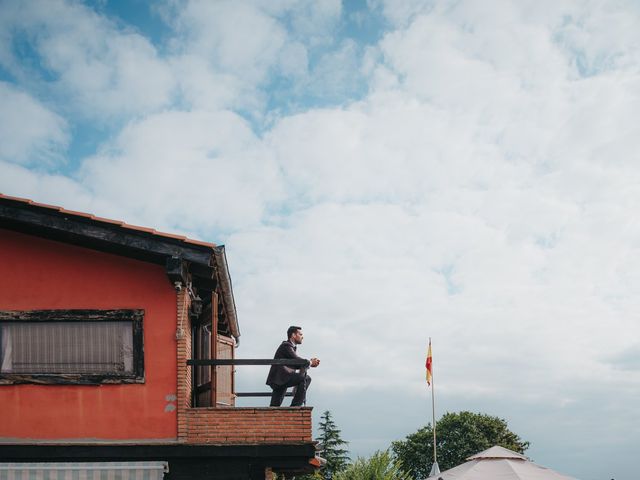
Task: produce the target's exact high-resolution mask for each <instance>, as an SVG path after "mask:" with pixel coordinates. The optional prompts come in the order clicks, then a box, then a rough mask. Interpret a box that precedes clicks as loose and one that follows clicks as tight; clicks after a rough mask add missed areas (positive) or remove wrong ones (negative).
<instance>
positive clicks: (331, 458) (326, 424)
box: [316, 410, 349, 480]
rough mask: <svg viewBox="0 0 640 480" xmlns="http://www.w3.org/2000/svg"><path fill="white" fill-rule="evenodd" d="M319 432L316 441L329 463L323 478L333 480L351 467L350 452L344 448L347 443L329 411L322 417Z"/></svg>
mask: <svg viewBox="0 0 640 480" xmlns="http://www.w3.org/2000/svg"><path fill="white" fill-rule="evenodd" d="M318 430H319V431H320V435H319V436H318V437H317V438H316V440H317V441H318V443H319V446H320V456H321V457H322V458H324V459H325V460H326V461H327V463H326V465H325V466H324V468H323V469H322V476H323V477H324V478H325V479H326V480H331V479H332V478H333V477H334V475H335V474H336V473H337V472H339V471H341V470H344V468H345V467H346V466H347V465H349V455H348V450H347V449H346V448H343V447H344V446H346V445H347V442H345V441H344V440H343V439H342V437H341V436H340V430H339V429H338V427H337V426H336V424H335V422H334V421H333V419H332V418H331V412H329V410H326V411H325V412H324V413H323V414H322V416H321V417H320V424H319V425H318Z"/></svg>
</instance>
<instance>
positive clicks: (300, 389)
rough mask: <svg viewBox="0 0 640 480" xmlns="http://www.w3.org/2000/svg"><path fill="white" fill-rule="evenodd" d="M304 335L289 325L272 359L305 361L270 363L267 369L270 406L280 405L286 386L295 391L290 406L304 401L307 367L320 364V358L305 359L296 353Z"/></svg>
mask: <svg viewBox="0 0 640 480" xmlns="http://www.w3.org/2000/svg"><path fill="white" fill-rule="evenodd" d="M303 338H304V335H303V334H302V328H301V327H296V326H291V327H289V329H288V330H287V340H285V341H284V342H282V343H281V344H280V346H279V347H278V349H277V350H276V354H275V355H274V356H273V358H274V359H278V358H288V359H296V360H304V361H305V362H306V363H305V365H304V366H302V367H287V366H284V365H271V369H270V370H269V376H268V377H267V385H269V386H270V387H271V388H272V389H273V393H272V394H271V404H270V406H272V407H279V406H280V405H282V400H284V395H285V393H286V392H287V388H289V387H296V393H295V394H294V396H293V400H292V401H291V406H292V407H299V406H301V405H303V404H304V403H305V400H306V395H307V388H309V384H310V383H311V377H310V376H309V375H307V368H308V367H317V366H318V365H320V360H319V359H317V358H312V359H311V360H305V359H303V358H300V357H299V356H298V354H297V353H296V348H297V346H298V345H300V344H301V343H302V339H303Z"/></svg>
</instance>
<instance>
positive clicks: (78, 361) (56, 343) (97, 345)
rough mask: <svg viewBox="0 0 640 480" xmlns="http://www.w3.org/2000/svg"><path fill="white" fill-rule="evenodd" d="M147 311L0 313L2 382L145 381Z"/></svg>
mask: <svg viewBox="0 0 640 480" xmlns="http://www.w3.org/2000/svg"><path fill="white" fill-rule="evenodd" d="M143 317H144V311H143V310H34V311H19V312H17V311H10V312H8V311H4V312H0V383H5V384H6V383H81V384H99V383H143V382H144V353H143V345H142V319H143Z"/></svg>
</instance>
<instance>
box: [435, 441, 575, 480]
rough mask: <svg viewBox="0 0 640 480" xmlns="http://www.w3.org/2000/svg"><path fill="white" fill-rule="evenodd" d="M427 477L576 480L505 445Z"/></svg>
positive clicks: (489, 479)
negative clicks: (538, 463)
mask: <svg viewBox="0 0 640 480" xmlns="http://www.w3.org/2000/svg"><path fill="white" fill-rule="evenodd" d="M427 480H576V479H575V478H574V477H569V476H567V475H562V474H561V473H558V472H556V471H554V470H551V469H550V468H546V467H542V466H540V465H536V464H535V463H533V462H531V461H529V459H528V458H527V457H525V456H524V455H521V454H519V453H517V452H513V451H511V450H508V449H506V448H503V447H498V446H495V447H491V448H489V449H487V450H485V451H483V452H480V453H477V454H475V455H472V456H471V457H469V459H468V461H467V462H465V463H463V464H462V465H458V466H457V467H454V468H451V469H449V470H446V471H444V472H442V473H439V474H437V475H434V476H432V477H429V478H428V479H427Z"/></svg>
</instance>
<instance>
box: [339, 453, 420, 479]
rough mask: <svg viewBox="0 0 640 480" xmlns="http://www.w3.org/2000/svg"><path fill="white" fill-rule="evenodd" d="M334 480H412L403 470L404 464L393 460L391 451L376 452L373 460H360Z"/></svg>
mask: <svg viewBox="0 0 640 480" xmlns="http://www.w3.org/2000/svg"><path fill="white" fill-rule="evenodd" d="M333 480H412V479H411V477H410V476H409V475H408V474H407V473H406V472H405V471H404V470H402V464H401V463H400V462H399V461H396V460H394V459H393V457H392V456H391V454H390V453H389V451H388V450H387V451H385V452H380V451H378V452H376V453H374V454H373V455H372V456H371V458H368V459H365V458H358V459H357V460H356V461H355V462H354V463H353V464H352V465H349V466H348V467H347V468H346V469H345V470H343V471H341V472H338V473H337V474H336V475H335V476H334V477H333Z"/></svg>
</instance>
